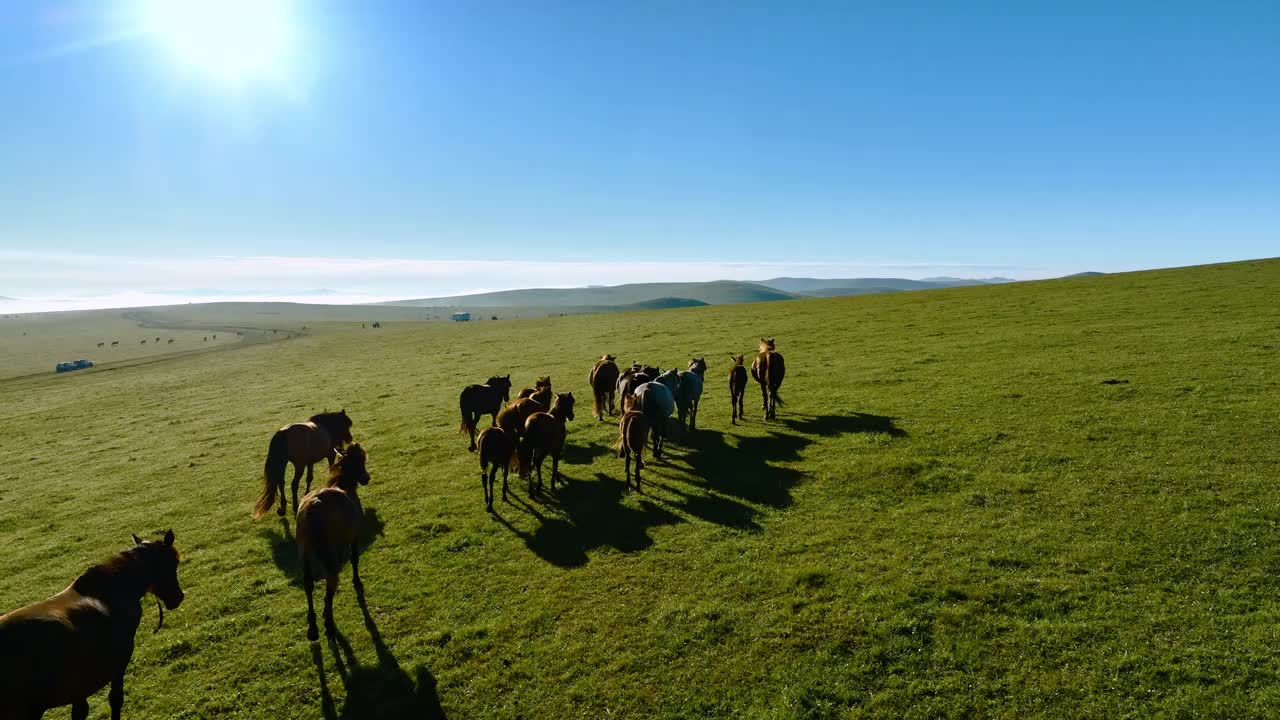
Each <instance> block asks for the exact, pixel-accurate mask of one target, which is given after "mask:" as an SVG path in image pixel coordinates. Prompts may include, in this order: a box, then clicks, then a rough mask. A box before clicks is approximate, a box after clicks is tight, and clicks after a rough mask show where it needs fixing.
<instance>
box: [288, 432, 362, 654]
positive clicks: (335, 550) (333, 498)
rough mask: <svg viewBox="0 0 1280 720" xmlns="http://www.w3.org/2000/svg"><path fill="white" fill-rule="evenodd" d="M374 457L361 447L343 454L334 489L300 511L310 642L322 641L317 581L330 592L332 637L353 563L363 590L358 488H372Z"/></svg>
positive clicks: (355, 581) (320, 492) (327, 611)
mask: <svg viewBox="0 0 1280 720" xmlns="http://www.w3.org/2000/svg"><path fill="white" fill-rule="evenodd" d="M367 461H368V457H367V456H366V455H365V452H364V448H362V447H360V445H359V444H358V443H357V444H355V445H352V446H351V447H349V448H347V452H346V453H345V454H343V453H339V454H338V461H337V462H336V463H334V464H333V465H332V466H330V468H329V487H325V488H319V489H317V490H316V491H315V492H309V493H307V496H306V497H304V498H302V506H301V507H299V508H298V522H297V524H298V527H297V529H296V530H295V531H294V533H295V535H297V538H298V553H299V554H300V555H301V556H302V585H303V587H304V588H305V589H306V591H307V639H308V640H319V639H320V633H319V632H317V631H316V609H315V604H314V603H313V602H312V599H311V595H312V592H313V591H314V590H315V581H316V579H317V578H322V579H323V580H324V581H325V587H324V631H325V633H326V634H330V635H332V634H333V632H334V629H335V628H334V625H333V594H334V593H335V592H337V591H338V573H340V572H341V571H342V566H343V565H345V564H347V559H348V557H350V560H351V584H352V586H353V587H355V589H356V592H359V591H360V589H361V585H360V545H359V542H358V541H359V538H360V525H361V524H362V523H363V522H364V508H363V507H361V505H360V497H359V496H358V495H357V494H356V488H357V487H359V486H360V485H368V484H369V471H368V469H367V468H366V462H367Z"/></svg>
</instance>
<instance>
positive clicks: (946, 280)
mask: <svg viewBox="0 0 1280 720" xmlns="http://www.w3.org/2000/svg"><path fill="white" fill-rule="evenodd" d="M920 280H921V282H931V283H941V284H943V285H952V286H966V285H999V284H1001V283H1011V282H1018V281H1017V280H1014V279H1013V278H1007V277H989V278H958V277H950V276H947V275H941V276H939V277H927V278H921V279H920Z"/></svg>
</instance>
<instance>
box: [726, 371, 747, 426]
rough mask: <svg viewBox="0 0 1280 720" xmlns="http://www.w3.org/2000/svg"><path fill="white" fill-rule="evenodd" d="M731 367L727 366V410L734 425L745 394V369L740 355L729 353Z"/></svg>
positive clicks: (739, 413)
mask: <svg viewBox="0 0 1280 720" xmlns="http://www.w3.org/2000/svg"><path fill="white" fill-rule="evenodd" d="M729 357H731V358H733V367H731V368H729V410H730V411H731V413H732V416H733V417H732V421H733V424H734V425H737V424H738V418H741V417H742V403H743V399H744V398H745V397H746V395H747V369H746V368H745V367H743V365H742V362H743V359H742V356H741V355H730V356H729Z"/></svg>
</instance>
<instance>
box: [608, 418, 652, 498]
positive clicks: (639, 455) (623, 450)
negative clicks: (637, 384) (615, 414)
mask: <svg viewBox="0 0 1280 720" xmlns="http://www.w3.org/2000/svg"><path fill="white" fill-rule="evenodd" d="M648 439H649V420H648V418H646V417H645V416H644V413H642V412H640V411H638V410H628V411H627V412H625V413H623V414H622V419H621V420H619V421H618V441H617V442H616V443H614V444H613V449H614V450H617V451H618V457H620V458H625V459H626V466H625V467H624V468H623V478H624V481H625V482H626V483H627V487H628V488H629V487H631V456H632V455H635V456H636V492H644V491H643V490H641V489H640V470H641V469H642V468H644V444H645V441H647V440H648Z"/></svg>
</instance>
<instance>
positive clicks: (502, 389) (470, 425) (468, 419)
mask: <svg viewBox="0 0 1280 720" xmlns="http://www.w3.org/2000/svg"><path fill="white" fill-rule="evenodd" d="M510 399H511V375H510V374H508V375H506V376H504V377H498V376H496V375H495V376H494V377H491V378H489V380H488V381H487V382H485V384H483V385H468V386H466V387H465V388H463V389H462V394H461V395H459V396H458V409H459V410H460V411H461V412H462V425H461V426H460V427H459V428H458V432H460V433H466V434H467V436H468V437H470V438H471V447H469V448H467V449H468V450H470V451H471V452H475V451H476V426H477V425H479V424H480V418H481V416H484V415H492V416H493V424H494V425H497V424H498V411H499V410H501V409H502V403H504V402H507V401H508V400H510Z"/></svg>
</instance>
